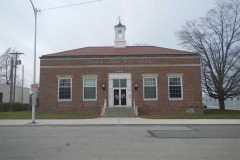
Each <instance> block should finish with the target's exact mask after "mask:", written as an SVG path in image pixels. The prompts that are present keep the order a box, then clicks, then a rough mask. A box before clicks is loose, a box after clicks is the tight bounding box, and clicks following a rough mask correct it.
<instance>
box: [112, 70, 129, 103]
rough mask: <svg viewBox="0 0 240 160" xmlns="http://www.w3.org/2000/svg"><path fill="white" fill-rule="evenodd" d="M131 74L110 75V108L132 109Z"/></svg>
mask: <svg viewBox="0 0 240 160" xmlns="http://www.w3.org/2000/svg"><path fill="white" fill-rule="evenodd" d="M131 84H132V79H131V73H109V74H108V106H109V107H132V85H131Z"/></svg>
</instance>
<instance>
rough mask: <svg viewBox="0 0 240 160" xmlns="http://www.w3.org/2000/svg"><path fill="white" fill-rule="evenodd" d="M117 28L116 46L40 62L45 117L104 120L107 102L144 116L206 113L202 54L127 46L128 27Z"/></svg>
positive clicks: (46, 57) (45, 57) (63, 54)
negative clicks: (66, 115)
mask: <svg viewBox="0 0 240 160" xmlns="http://www.w3.org/2000/svg"><path fill="white" fill-rule="evenodd" d="M114 29H115V41H114V46H111V47H86V48H80V49H75V50H69V51H63V52H59V53H54V54H48V55H43V56H42V57H40V61H41V62H40V63H41V66H40V108H39V111H40V112H47V113H69V114H71V113H77V114H86V115H101V112H102V106H103V105H104V102H105V104H106V105H105V106H106V107H108V108H115V107H133V106H137V108H138V113H139V115H155V114H186V112H187V113H188V112H191V113H196V114H201V113H202V91H201V73H200V56H199V55H198V54H197V53H192V52H186V51H180V50H173V49H167V48H161V47H156V46H126V41H125V31H126V27H125V26H124V25H122V24H121V23H119V24H118V25H116V26H115V27H114Z"/></svg>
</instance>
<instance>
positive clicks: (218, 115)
mask: <svg viewBox="0 0 240 160" xmlns="http://www.w3.org/2000/svg"><path fill="white" fill-rule="evenodd" d="M31 118H32V112H29V111H21V112H0V119H31ZM87 118H97V117H96V116H86V115H78V114H48V113H36V119H87ZM142 118H148V119H240V111H233V110H225V111H222V110H217V109H213V110H208V109H207V110H204V114H200V115H197V114H185V115H155V116H142Z"/></svg>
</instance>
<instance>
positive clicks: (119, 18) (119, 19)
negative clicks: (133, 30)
mask: <svg viewBox="0 0 240 160" xmlns="http://www.w3.org/2000/svg"><path fill="white" fill-rule="evenodd" d="M121 20H122V19H121V17H120V16H119V17H118V21H119V24H121Z"/></svg>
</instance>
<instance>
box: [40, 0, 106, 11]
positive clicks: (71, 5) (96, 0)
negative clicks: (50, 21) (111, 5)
mask: <svg viewBox="0 0 240 160" xmlns="http://www.w3.org/2000/svg"><path fill="white" fill-rule="evenodd" d="M98 1H102V0H95V1H88V2H82V3H76V4H70V5H66V6H58V7H52V8H46V9H42V11H46V10H52V9H60V8H67V7H73V6H78V5H83V4H88V3H95V2H98Z"/></svg>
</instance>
